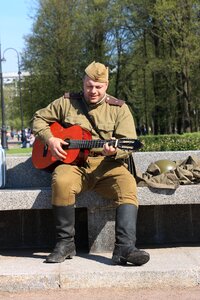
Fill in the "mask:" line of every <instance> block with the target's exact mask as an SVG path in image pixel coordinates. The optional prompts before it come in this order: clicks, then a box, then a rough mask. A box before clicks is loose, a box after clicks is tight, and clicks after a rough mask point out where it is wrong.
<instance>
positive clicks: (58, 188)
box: [33, 62, 149, 265]
mask: <svg viewBox="0 0 200 300" xmlns="http://www.w3.org/2000/svg"><path fill="white" fill-rule="evenodd" d="M108 73H109V72H108V67H106V66H105V65H103V64H101V63H98V62H92V63H91V64H90V65H89V66H88V67H87V68H86V69H85V76H84V80H83V93H82V94H66V95H64V96H63V97H61V98H59V99H57V100H55V101H53V102H52V103H50V104H49V105H48V106H47V107H46V108H43V109H40V110H39V111H37V112H36V113H35V115H34V117H33V131H34V134H35V136H36V137H37V138H39V139H41V140H42V141H43V142H44V143H46V144H47V145H48V147H49V148H50V150H51V153H52V155H53V156H54V157H56V159H57V160H60V161H62V160H64V159H65V158H66V155H67V154H66V151H64V150H63V148H62V146H63V145H66V144H67V143H66V142H65V141H64V140H62V139H60V138H57V137H55V136H53V134H52V132H51V130H50V125H51V124H52V123H54V122H59V123H61V124H62V125H63V126H67V124H71V125H75V124H78V125H80V126H81V127H82V128H84V129H86V130H88V131H90V132H91V135H92V139H99V135H100V136H101V139H102V138H103V139H105V140H110V139H113V138H116V139H120V138H123V137H127V138H136V132H135V125H134V121H133V117H132V115H131V113H130V111H129V108H128V106H127V105H126V104H125V103H124V101H122V100H118V99H116V98H114V97H112V96H110V95H108V94H107V93H106V91H107V88H108ZM82 101H83V102H85V104H86V106H87V110H88V114H89V116H90V117H91V118H92V120H93V122H94V123H95V127H94V126H93V125H92V124H91V122H90V120H89V119H88V118H87V117H86V115H85V113H84V109H83V103H81V102H82ZM130 154H131V153H129V152H127V151H124V150H121V149H117V148H115V147H114V146H113V145H109V143H105V144H104V146H103V149H102V148H101V149H99V148H97V149H92V150H91V151H90V153H89V156H88V158H87V161H86V164H84V165H82V166H77V165H74V164H64V163H63V164H62V163H61V164H59V165H58V166H57V167H56V168H55V170H54V172H53V174H52V205H53V211H54V217H55V226H56V240H57V242H56V245H55V248H54V250H53V252H52V253H51V254H50V255H49V256H47V258H46V262H47V263H59V262H63V261H64V260H65V259H66V258H71V257H72V256H73V255H75V253H76V252H75V244H74V235H75V232H74V225H75V208H74V204H75V196H76V195H77V194H78V193H80V192H81V191H85V190H94V191H96V192H97V193H99V194H101V195H103V196H104V197H107V198H108V199H110V201H114V203H115V204H116V225H115V237H116V241H115V247H114V251H113V256H112V261H113V263H114V264H121V265H123V264H126V263H127V262H128V263H131V264H133V265H143V264H145V263H147V262H148V260H149V254H148V253H147V252H145V251H144V250H139V249H137V248H136V247H135V243H136V220H137V210H138V199H137V191H136V182H135V179H134V177H133V176H132V174H131V173H130V172H129V171H128V169H127V166H126V164H125V163H124V158H127V157H128V156H129V155H130Z"/></svg>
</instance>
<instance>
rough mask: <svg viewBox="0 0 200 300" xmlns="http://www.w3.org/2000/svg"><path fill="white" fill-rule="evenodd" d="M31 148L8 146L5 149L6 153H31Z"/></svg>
mask: <svg viewBox="0 0 200 300" xmlns="http://www.w3.org/2000/svg"><path fill="white" fill-rule="evenodd" d="M31 153H32V148H8V149H6V154H8V155H9V154H12V155H31Z"/></svg>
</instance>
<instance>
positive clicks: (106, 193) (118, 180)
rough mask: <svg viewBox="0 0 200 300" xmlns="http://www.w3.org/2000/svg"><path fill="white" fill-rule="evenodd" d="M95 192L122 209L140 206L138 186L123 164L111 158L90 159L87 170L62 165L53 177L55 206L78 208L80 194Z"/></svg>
mask: <svg viewBox="0 0 200 300" xmlns="http://www.w3.org/2000/svg"><path fill="white" fill-rule="evenodd" d="M86 190H93V191H95V192H97V193H98V194H100V195H102V196H103V197H104V198H107V199H110V200H112V201H114V202H115V204H116V205H117V206H118V205H120V204H134V205H136V206H138V200H137V189H136V182H135V179H134V177H133V175H131V173H130V172H129V171H128V169H127V167H126V165H125V163H124V162H123V160H115V159H114V158H111V157H104V156H97V157H88V159H87V161H86V165H85V166H84V167H77V166H75V165H68V164H61V165H59V166H58V167H56V168H55V170H54V172H53V174H52V204H53V205H56V206H67V205H72V204H75V197H76V195H77V194H79V193H80V192H83V191H86Z"/></svg>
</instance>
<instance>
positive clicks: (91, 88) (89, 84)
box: [83, 76, 108, 104]
mask: <svg viewBox="0 0 200 300" xmlns="http://www.w3.org/2000/svg"><path fill="white" fill-rule="evenodd" d="M107 87H108V83H106V82H96V81H93V80H92V79H90V78H89V77H88V76H85V78H84V81H83V90H84V97H85V99H86V101H87V102H88V103H91V104H95V103H98V102H99V101H100V100H101V99H102V98H103V96H104V95H105V93H106V90H107Z"/></svg>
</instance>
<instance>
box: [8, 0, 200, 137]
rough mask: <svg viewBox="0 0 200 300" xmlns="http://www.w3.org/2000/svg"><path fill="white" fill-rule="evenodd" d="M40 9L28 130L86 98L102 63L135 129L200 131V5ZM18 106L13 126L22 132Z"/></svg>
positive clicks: (132, 0)
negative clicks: (65, 101) (85, 86)
mask: <svg viewBox="0 0 200 300" xmlns="http://www.w3.org/2000/svg"><path fill="white" fill-rule="evenodd" d="M36 2H37V5H36V7H37V9H36V11H35V16H34V20H33V27H32V32H31V33H30V34H29V35H27V36H26V38H25V41H26V47H25V51H24V55H23V68H24V70H26V71H29V72H30V76H29V77H27V78H26V79H25V81H23V82H22V85H23V86H22V97H23V104H24V105H23V107H24V119H25V125H26V126H28V125H29V122H30V120H31V118H32V115H33V114H34V112H35V111H36V110H37V109H39V108H42V107H44V106H46V105H47V104H49V103H50V102H51V101H52V100H54V99H56V98H58V97H60V96H62V95H63V93H64V92H66V91H74V92H77V91H80V90H81V89H82V77H83V75H84V68H85V67H86V66H87V64H88V63H90V62H91V61H93V60H96V61H101V62H103V63H105V64H107V65H108V66H109V68H110V86H109V90H108V92H109V93H112V94H113V95H114V96H116V97H118V98H121V99H124V100H125V101H126V102H127V103H128V104H129V105H130V106H131V109H132V111H133V115H134V118H135V121H136V126H139V125H142V124H145V126H146V128H147V130H149V132H151V133H153V134H156V135H158V134H172V133H175V132H178V133H184V132H188V131H190V132H193V131H198V130H199V129H200V127H199V124H200V97H199V95H200V85H199V82H200V67H199V52H200V38H199V28H200V18H199V12H200V4H199V1H198V0H187V1H185V0H169V1H168V0H157V1H155V0H149V1H146V0H118V1H112V0H92V1H89V0H82V1H80V0H73V1H70V0H67V1H66V0H59V1H58V0H36ZM18 98H19V97H18ZM6 101H7V102H9V105H10V102H12V101H10V99H9V96H8V97H7V96H6ZM15 104H16V105H15V106H14V107H13V111H12V112H11V110H10V111H9V116H8V118H7V120H8V122H9V123H10V122H12V124H13V125H14V126H16V125H17V126H18V125H19V122H18V121H16V122H15V119H16V118H17V117H18V119H19V115H20V112H19V99H17V98H16V99H15ZM11 116H13V117H14V118H13V119H12V117H11ZM15 124H16V125H15ZM8 125H10V124H8Z"/></svg>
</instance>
